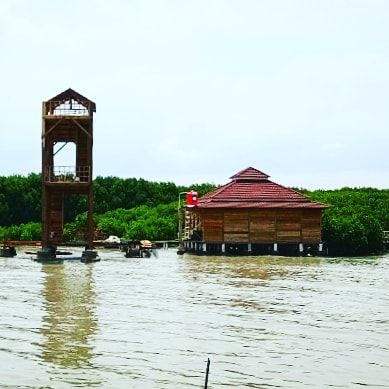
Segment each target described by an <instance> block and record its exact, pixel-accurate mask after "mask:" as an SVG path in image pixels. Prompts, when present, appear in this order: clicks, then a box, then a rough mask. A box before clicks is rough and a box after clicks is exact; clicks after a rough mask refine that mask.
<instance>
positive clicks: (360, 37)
mask: <svg viewBox="0 0 389 389" xmlns="http://www.w3.org/2000/svg"><path fill="white" fill-rule="evenodd" d="M388 20H389V1H387V0H325V1H323V0H164V1H163V0H109V1H107V0H104V1H103V0H93V1H92V0H89V1H88V0H67V1H66V2H58V1H52V0H35V1H31V0H1V1H0V53H1V57H0V70H1V72H0V107H1V109H0V133H1V139H0V145H1V152H0V175H2V176H9V175H13V174H20V175H27V174H28V173H31V172H34V173H38V172H40V170H41V143H40V142H41V140H40V136H41V126H42V118H41V104H42V101H46V100H49V99H51V98H52V97H53V96H56V95H57V94H58V93H60V92H62V91H64V90H66V89H68V88H72V89H74V90H76V91H77V92H79V93H81V94H82V95H84V96H86V97H87V98H89V99H90V100H92V101H94V102H95V103H96V106H97V111H96V114H95V116H94V149H93V153H94V174H95V176H118V177H122V178H129V177H136V178H144V179H146V180H149V181H158V182H174V183H176V184H182V185H191V184H194V183H204V182H209V183H214V184H224V183H226V182H228V181H229V177H231V176H232V175H233V174H235V173H237V172H238V171H240V170H242V169H245V168H246V167H249V166H252V167H254V168H256V169H258V170H260V171H263V172H265V173H266V174H268V175H269V176H270V179H271V180H272V181H275V182H277V183H279V184H283V185H285V186H292V187H298V188H307V189H335V188H341V187H345V186H349V187H377V188H389V155H388V154H389V153H388V151H389V135H388V134H389V131H388V129H389V23H388ZM64 158H65V159H66V158H67V157H66V152H65V151H64ZM69 158H70V157H69Z"/></svg>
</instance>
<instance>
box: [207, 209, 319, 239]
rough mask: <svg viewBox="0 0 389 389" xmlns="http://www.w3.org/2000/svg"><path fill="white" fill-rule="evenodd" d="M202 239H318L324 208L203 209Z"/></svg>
mask: <svg viewBox="0 0 389 389" xmlns="http://www.w3.org/2000/svg"><path fill="white" fill-rule="evenodd" d="M200 215H201V220H202V230H203V240H204V241H205V242H209V243H211V242H214V243H221V242H226V243H249V242H251V243H274V242H277V243H300V242H302V243H319V242H320V239H321V209H252V210H251V209H250V210H248V209H236V210H200Z"/></svg>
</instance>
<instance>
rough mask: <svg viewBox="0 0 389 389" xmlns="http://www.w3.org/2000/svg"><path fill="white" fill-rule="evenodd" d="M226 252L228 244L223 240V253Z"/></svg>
mask: <svg viewBox="0 0 389 389" xmlns="http://www.w3.org/2000/svg"><path fill="white" fill-rule="evenodd" d="M225 252H226V244H225V243H224V242H223V243H222V253H223V254H225Z"/></svg>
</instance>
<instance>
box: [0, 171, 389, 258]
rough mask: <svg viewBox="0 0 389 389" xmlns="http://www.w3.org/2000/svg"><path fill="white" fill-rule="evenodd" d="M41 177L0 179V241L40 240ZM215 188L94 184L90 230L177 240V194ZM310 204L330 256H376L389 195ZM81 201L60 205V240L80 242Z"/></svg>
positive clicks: (324, 198) (346, 192) (386, 226)
mask: <svg viewBox="0 0 389 389" xmlns="http://www.w3.org/2000/svg"><path fill="white" fill-rule="evenodd" d="M41 187H42V184H41V176H40V174H34V173H32V174H29V175H28V176H27V177H24V176H9V177H0V240H4V239H12V240H40V238H41V224H40V220H41ZM214 187H215V186H214V185H213V184H208V183H205V184H195V185H192V186H190V187H185V186H177V185H176V184H174V183H172V182H150V181H146V180H144V179H136V178H128V179H123V178H118V177H97V178H96V179H95V180H94V209H95V215H94V218H95V226H96V228H97V230H98V231H100V232H101V234H102V235H103V236H108V235H117V236H120V237H125V238H127V239H132V238H147V239H151V240H167V239H175V238H176V237H177V224H178V221H177V200H178V195H179V193H180V192H185V191H188V190H191V189H193V190H196V191H197V192H199V194H200V195H203V194H205V193H207V192H209V191H210V190H212V189H213V188H214ZM299 191H300V192H303V193H305V194H306V195H307V196H308V197H309V198H310V199H311V200H314V201H320V202H323V203H326V204H328V205H330V207H329V208H328V209H326V210H325V211H324V213H323V220H322V236H323V241H324V242H325V244H326V245H327V247H328V250H329V254H330V255H367V254H374V253H379V252H380V251H382V232H383V231H384V230H386V231H387V230H389V190H388V189H374V188H342V189H338V190H315V191H307V190H304V189H299ZM85 211H86V196H69V197H68V198H66V201H65V222H66V224H65V229H64V236H65V238H66V239H68V240H74V239H80V240H82V239H83V229H84V226H85V222H86V212H85Z"/></svg>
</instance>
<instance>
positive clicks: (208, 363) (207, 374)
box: [204, 358, 211, 389]
mask: <svg viewBox="0 0 389 389" xmlns="http://www.w3.org/2000/svg"><path fill="white" fill-rule="evenodd" d="M210 363H211V361H210V360H209V358H208V361H207V370H206V371H205V384H204V389H207V388H208V376H209V365H210Z"/></svg>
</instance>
